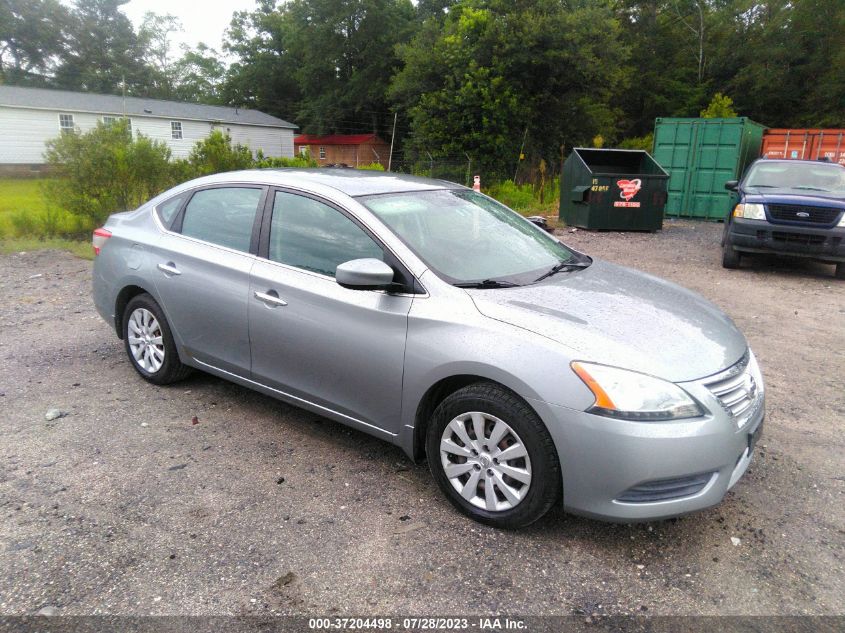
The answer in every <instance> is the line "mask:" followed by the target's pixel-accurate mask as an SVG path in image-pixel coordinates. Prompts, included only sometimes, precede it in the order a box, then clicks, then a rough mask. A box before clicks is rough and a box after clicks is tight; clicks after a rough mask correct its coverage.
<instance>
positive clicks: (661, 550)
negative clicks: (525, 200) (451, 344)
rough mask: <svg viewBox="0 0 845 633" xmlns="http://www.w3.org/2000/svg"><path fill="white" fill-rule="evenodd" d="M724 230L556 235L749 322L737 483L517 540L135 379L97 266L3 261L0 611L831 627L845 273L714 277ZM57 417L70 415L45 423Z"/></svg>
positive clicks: (358, 461) (375, 454) (270, 417)
mask: <svg viewBox="0 0 845 633" xmlns="http://www.w3.org/2000/svg"><path fill="white" fill-rule="evenodd" d="M720 231H721V226H720V225H712V224H699V223H689V222H670V223H667V227H666V229H665V230H664V231H663V232H662V233H660V234H655V235H647V234H617V233H587V232H583V231H579V232H576V233H572V234H570V233H566V234H565V238H564V239H565V241H567V242H569V243H571V244H572V245H573V246H575V247H576V248H580V249H582V250H584V251H586V252H588V253H590V254H592V255H595V256H599V257H604V258H606V259H609V260H612V261H615V262H619V263H622V264H627V265H631V266H634V267H637V268H641V269H643V270H646V271H649V272H652V273H655V274H658V275H661V276H664V277H667V278H669V279H672V280H674V281H677V282H679V283H681V284H683V285H685V286H688V287H690V288H692V289H694V290H696V291H698V292H700V293H702V294H703V295H704V296H706V297H708V298H709V299H711V300H713V301H715V302H716V303H717V304H718V305H720V306H721V307H722V308H723V309H725V310H726V311H727V312H728V313H729V314H730V315H731V316H732V317H733V318H734V319H735V321H736V322H737V324H738V325H739V326H740V327H741V328H742V330H743V331H744V332H745V333H746V335H747V337H748V339H749V340H750V342H751V345H752V346H753V348H754V350H755V352H756V354H757V356H758V358H759V360H760V362H761V365H762V367H763V371H764V374H765V376H766V379H767V385H768V389H769V392H768V395H769V400H768V419H767V429H766V435H764V437H763V439H762V440H761V446H760V447H759V450H758V454H757V456H756V459H755V461H754V463H753V464H752V467H751V469H750V471H749V473H748V474H747V476H746V477H745V478H744V479H743V480H742V481H741V482H740V483H739V484H738V485H737V486H736V487H735V488H734V490H733V491H732V492H731V493H730V494H729V496H728V498H727V499H726V500H725V502H724V503H723V504H722V505H721V506H719V507H718V508H715V509H712V510H709V511H706V512H703V513H700V514H697V515H694V516H690V517H686V518H682V519H678V520H674V521H667V522H662V523H654V524H640V525H609V524H602V523H598V522H595V521H591V520H586V519H580V518H575V517H570V516H567V515H564V514H563V513H562V512H561V511H560V510H559V509H557V510H554V511H553V512H552V513H551V515H550V516H548V517H547V518H545V519H544V520H543V521H541V522H540V523H539V524H537V525H535V526H533V527H532V528H530V529H528V530H524V531H522V532H516V533H513V532H500V531H495V530H493V529H490V528H486V527H483V526H480V525H477V524H475V523H473V522H471V521H469V520H467V519H465V518H463V517H462V516H460V515H458V514H456V513H455V512H454V511H453V510H452V509H451V506H449V505H448V503H447V502H446V501H445V500H444V499H443V498H442V497H441V496H440V494H439V492H438V491H437V489H436V487H435V484H434V483H433V481H432V479H431V478H430V476H429V474H428V471H427V469H426V466H425V465H424V464H423V465H414V464H412V463H410V462H409V461H408V460H407V459H406V458H405V457H404V455H403V454H402V453H401V452H400V451H399V449H397V448H393V447H391V446H389V445H387V444H385V443H382V442H380V441H378V440H376V439H373V438H370V437H368V436H366V435H363V434H360V433H357V432H354V431H351V430H348V429H346V428H345V427H343V426H340V425H338V424H335V423H333V422H329V421H327V420H324V419H319V418H316V417H315V416H314V415H312V414H309V413H306V412H303V411H302V410H299V409H296V408H293V407H289V406H286V405H284V404H280V403H278V402H276V401H274V400H271V399H270V398H267V397H264V396H261V395H258V394H256V393H253V392H251V391H248V390H246V389H243V388H240V387H236V386H233V385H231V384H228V383H226V382H223V381H221V380H218V379H216V378H211V377H209V376H205V375H201V374H200V375H197V376H195V377H193V378H191V379H189V380H188V381H187V382H185V383H182V384H180V385H178V386H175V387H171V388H156V387H153V386H151V385H148V384H146V383H144V382H143V381H141V379H140V378H138V377H137V376H136V374H135V373H134V371H133V370H132V368H131V367H130V365H129V363H128V362H127V361H126V360H125V358H124V352H123V348H122V344H121V342H120V341H118V339H117V338H116V337H115V336H114V333H113V331H111V330H110V328H109V327H108V326H107V325H106V324H105V323H103V322H102V321H101V320H100V319H99V317H98V316H97V315H96V314H95V312H94V308H93V306H92V304H91V299H90V292H89V286H90V277H91V274H90V263H89V262H86V261H82V260H79V259H75V258H73V257H72V256H70V255H67V254H62V253H56V252H39V253H26V254H19V255H13V256H4V257H2V258H0V412H1V413H0V431H1V432H2V442H0V516H2V521H0V613H2V614H27V613H34V612H36V611H38V610H39V609H41V608H42V607H45V606H48V605H49V606H53V607H56V608H57V609H58V612H59V613H64V614H96V613H111V614H250V613H255V614H267V613H308V614H336V613H345V614H357V615H362V614H364V615H366V614H432V613H433V614H444V613H445V614H459V613H465V614H485V613H490V612H497V613H511V614H520V615H540V614H561V615H568V614H573V613H576V614H578V613H591V612H598V613H610V614H622V613H647V614H715V613H722V614H725V613H727V614H843V613H845V569H843V565H845V560H843V558H844V557H845V547H844V546H845V469H844V468H843V461H845V460H843V454H845V453H843V448H845V422H843V420H845V395H843V394H845V378H843V377H845V344H843V337H845V282H840V281H836V280H834V279H833V278H832V276H831V273H832V268H831V267H829V266H822V265H817V264H792V263H790V262H774V261H769V262H762V263H761V264H760V265H758V266H756V267H754V268H753V269H751V268H747V267H746V268H744V269H743V270H739V271H726V270H723V269H722V268H721V267H720V266H719V251H718V247H717V244H718V239H719V233H720ZM53 407H57V408H59V409H61V410H63V411H66V412H68V415H67V416H66V417H62V418H60V419H57V420H54V421H51V422H47V421H45V412H46V411H47V410H48V409H50V408H53ZM193 416H197V417H198V420H199V423H198V424H192V417H193ZM732 537H734V538H736V539H739V544H738V545H734V544H733V542H732V540H731V539H732Z"/></svg>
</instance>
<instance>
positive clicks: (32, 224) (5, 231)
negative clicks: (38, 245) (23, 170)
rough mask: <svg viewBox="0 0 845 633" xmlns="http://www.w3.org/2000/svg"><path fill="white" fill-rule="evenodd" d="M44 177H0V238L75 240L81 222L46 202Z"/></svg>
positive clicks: (83, 229) (83, 227)
mask: <svg viewBox="0 0 845 633" xmlns="http://www.w3.org/2000/svg"><path fill="white" fill-rule="evenodd" d="M49 183H50V180H49V179H47V178H0V239H12V238H53V237H63V238H68V237H79V236H81V235H83V234H84V233H86V232H87V230H88V229H89V227H88V226H86V225H85V220H82V219H81V218H78V217H77V216H74V215H73V214H71V213H69V212H68V211H66V210H65V209H60V208H57V207H56V206H55V205H54V204H51V203H50V202H49V201H48V200H47V196H46V195H45V188H46V187H47V185H48V184H49Z"/></svg>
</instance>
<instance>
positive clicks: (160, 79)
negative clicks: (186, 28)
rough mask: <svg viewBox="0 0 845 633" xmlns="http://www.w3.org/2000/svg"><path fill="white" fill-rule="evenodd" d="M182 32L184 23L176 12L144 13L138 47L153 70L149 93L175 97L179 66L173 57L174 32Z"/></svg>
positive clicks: (149, 68) (147, 87) (150, 76)
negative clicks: (177, 66)
mask: <svg viewBox="0 0 845 633" xmlns="http://www.w3.org/2000/svg"><path fill="white" fill-rule="evenodd" d="M180 31H182V23H181V22H180V21H179V20H178V19H177V18H176V17H175V16H172V15H158V14H156V13H153V12H152V11H147V12H146V13H145V14H144V21H143V23H142V24H141V27H140V28H139V29H138V46H139V48H140V50H141V55H142V58H143V61H144V63H145V64H146V65H147V68H148V70H149V78H148V81H147V85H146V86H145V91H144V92H145V94H146V95H147V96H150V97H157V98H159V99H171V98H173V84H174V83H175V77H176V69H175V68H174V67H173V62H172V60H171V56H170V49H171V44H172V39H171V34H172V33H179V32H180Z"/></svg>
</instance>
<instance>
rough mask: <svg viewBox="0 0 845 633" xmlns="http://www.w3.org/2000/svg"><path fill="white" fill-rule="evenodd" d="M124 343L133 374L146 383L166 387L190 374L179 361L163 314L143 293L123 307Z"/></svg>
mask: <svg viewBox="0 0 845 633" xmlns="http://www.w3.org/2000/svg"><path fill="white" fill-rule="evenodd" d="M123 342H124V345H125V348H126V354H127V355H128V356H129V361H130V362H131V363H132V366H133V367H134V368H135V371H137V372H138V373H139V374H140V375H141V377H142V378H143V379H144V380H146V381H148V382H151V383H153V384H156V385H167V384H170V383H173V382H176V381H178V380H182V379H183V378H185V377H186V376H187V375H188V374H189V373H190V372H191V369H190V368H189V367H187V366H186V365H183V364H182V362H181V361H180V360H179V353H178V352H177V351H176V344H175V343H174V342H173V335H172V334H171V332H170V326H169V325H168V323H167V319H165V318H164V312H163V311H162V309H161V308H160V307H159V305H158V304H157V303H156V302H155V299H153V298H152V297H151V296H150V295H148V294H146V293H143V294H140V295H137V296H135V297H133V298H132V299H131V300H130V301H129V303H128V304H127V305H126V310H124V312H123Z"/></svg>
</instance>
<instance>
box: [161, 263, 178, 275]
mask: <svg viewBox="0 0 845 633" xmlns="http://www.w3.org/2000/svg"><path fill="white" fill-rule="evenodd" d="M158 269H159V270H160V271H161V272H163V273H165V274H167V275H181V274H182V273H181V272H179V269H178V268H176V264H174V263H173V262H167V263H166V264H159V265H158Z"/></svg>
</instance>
